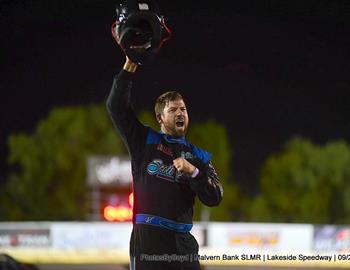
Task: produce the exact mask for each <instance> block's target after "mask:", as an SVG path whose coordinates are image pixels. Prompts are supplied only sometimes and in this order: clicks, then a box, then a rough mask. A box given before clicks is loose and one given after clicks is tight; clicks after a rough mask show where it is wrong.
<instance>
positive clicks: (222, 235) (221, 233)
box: [208, 222, 313, 253]
mask: <svg viewBox="0 0 350 270" xmlns="http://www.w3.org/2000/svg"><path fill="white" fill-rule="evenodd" d="M312 238H313V226H312V225H303V224H263V223H259V224H257V223H215V222H214V223H210V224H209V226H208V246H209V247H215V248H221V249H229V250H234V251H235V252H276V253H280V252H292V253H299V252H310V251H311V247H312Z"/></svg>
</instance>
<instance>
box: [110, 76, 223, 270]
mask: <svg viewBox="0 0 350 270" xmlns="http://www.w3.org/2000/svg"><path fill="white" fill-rule="evenodd" d="M131 79H132V73H129V72H127V71H125V70H122V71H121V72H120V73H119V75H118V76H116V77H115V79H114V82H113V86H112V90H111V92H110V95H109V97H108V100H107V108H108V112H109V114H110V116H111V118H112V121H113V123H114V125H115V127H116V128H117V130H118V131H119V133H120V135H121V137H122V139H123V141H124V143H125V144H126V146H127V148H128V151H129V153H130V156H131V167H132V175H133V192H134V208H133V231H132V235H131V240H130V258H131V261H130V263H131V268H132V269H136V270H145V269H153V270H154V269H162V270H165V269H200V266H199V262H198V260H196V259H194V258H196V257H195V255H196V254H198V244H197V241H196V239H195V238H194V237H193V236H192V235H191V234H190V233H189V232H178V231H174V230H171V229H168V228H162V227H157V226H152V225H148V224H138V223H137V222H135V216H136V215H138V214H148V215H155V216H157V217H162V218H166V219H169V220H172V221H175V222H177V223H185V224H192V216H193V205H194V201H195V196H198V198H199V199H200V200H201V201H202V202H203V203H204V204H205V205H208V206H217V205H218V204H219V203H220V202H221V200H222V195H223V188H222V186H221V184H220V182H219V180H218V177H217V174H216V172H215V170H214V167H213V166H212V164H211V162H210V158H211V156H210V154H209V153H207V152H205V151H203V150H201V149H200V148H198V147H196V146H194V145H192V144H190V143H188V141H187V140H186V139H185V138H184V137H179V138H175V137H171V136H169V135H166V134H164V133H161V132H156V131H154V130H153V129H151V128H149V127H147V126H144V125H142V124H141V123H140V122H139V121H138V119H137V117H136V115H135V112H134V110H133V108H132V106H131V103H130V90H131V86H132V80H131ZM180 156H182V157H184V158H186V160H188V161H189V162H190V163H192V164H193V165H194V166H196V167H197V168H198V169H199V174H198V175H197V176H196V177H195V178H192V177H191V176H189V175H185V174H182V173H179V172H178V171H177V170H176V169H175V167H174V166H173V160H174V159H175V158H177V157H180ZM173 254H177V255H179V256H178V257H172V258H168V257H164V256H163V257H148V258H146V256H152V255H173ZM180 255H183V256H180ZM184 255H185V256H184ZM149 258H151V259H149ZM152 258H153V259H152ZM165 258H166V259H165ZM164 259H165V260H166V261H164ZM181 261H183V262H181Z"/></svg>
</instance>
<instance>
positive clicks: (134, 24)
mask: <svg viewBox="0 0 350 270" xmlns="http://www.w3.org/2000/svg"><path fill="white" fill-rule="evenodd" d="M116 12H117V20H116V21H115V23H113V25H112V35H113V37H114V39H115V40H116V42H117V43H118V44H119V46H120V47H121V49H122V50H123V51H124V53H125V54H126V55H127V56H128V57H129V58H130V60H131V61H133V62H134V63H136V64H138V65H144V64H147V63H149V62H151V61H152V60H153V59H154V57H155V55H156V53H157V52H158V51H159V50H160V48H161V47H162V45H163V43H164V42H165V41H166V40H168V39H169V38H170V36H171V31H170V29H169V28H168V27H167V26H166V25H165V22H164V17H163V16H162V15H161V13H160V9H159V6H158V5H157V3H156V2H155V0H124V2H122V3H121V4H120V5H119V6H117V9H116ZM164 34H166V35H167V36H165V37H164Z"/></svg>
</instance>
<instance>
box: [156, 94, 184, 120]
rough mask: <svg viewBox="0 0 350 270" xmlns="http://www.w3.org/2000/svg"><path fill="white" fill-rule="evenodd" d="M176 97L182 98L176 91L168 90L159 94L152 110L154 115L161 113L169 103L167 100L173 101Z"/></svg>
mask: <svg viewBox="0 0 350 270" xmlns="http://www.w3.org/2000/svg"><path fill="white" fill-rule="evenodd" d="M178 99H182V100H183V98H182V95H181V94H180V93H179V92H176V91H168V92H165V93H164V94H161V95H160V96H159V97H158V98H157V100H156V104H155V105H154V112H155V113H156V116H157V115H159V114H162V112H163V110H164V107H165V106H166V105H167V104H168V103H169V101H174V100H178Z"/></svg>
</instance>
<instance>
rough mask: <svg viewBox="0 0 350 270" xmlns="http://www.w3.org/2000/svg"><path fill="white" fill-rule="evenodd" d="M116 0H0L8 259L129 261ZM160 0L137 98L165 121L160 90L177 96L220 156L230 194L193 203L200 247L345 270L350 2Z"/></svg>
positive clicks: (0, 238)
mask: <svg viewBox="0 0 350 270" xmlns="http://www.w3.org/2000/svg"><path fill="white" fill-rule="evenodd" d="M117 3H118V2H116V1H110V0H100V1H91V0H85V1H78V0H70V1H66V0H61V1H58V0H50V1H44V0H35V1H34V0H2V1H0V29H1V36H2V41H1V43H0V49H1V50H0V51H1V61H0V74H1V80H0V89H1V90H2V91H1V101H2V102H1V107H0V117H1V122H0V125H1V126H0V143H1V148H0V221H1V222H0V253H8V254H9V255H12V256H13V257H15V258H17V259H18V260H20V261H24V262H28V263H33V264H37V265H41V267H56V266H55V265H60V264H61V263H64V264H69V265H71V267H72V265H76V264H83V266H82V267H83V268H84V267H87V266H86V263H91V264H93V265H94V267H95V266H96V264H97V265H98V266H99V267H101V268H100V269H104V268H103V267H109V266H108V264H111V267H112V268H114V269H116V268H115V267H116V265H126V264H127V247H128V241H129V233H130V222H129V221H130V218H131V208H132V194H131V176H130V169H129V168H130V160H129V158H128V153H127V151H126V149H125V148H124V146H123V143H122V141H121V139H120V137H119V136H118V134H117V133H116V131H115V130H114V129H113V127H112V124H111V121H110V120H109V117H108V115H107V112H106V109H105V101H106V98H107V96H108V93H109V90H110V87H111V84H112V80H113V77H114V76H115V75H116V74H117V73H118V72H119V70H120V69H121V67H122V65H123V63H124V55H123V54H122V52H121V50H120V48H119V47H118V46H117V44H116V43H115V41H114V40H113V38H112V36H111V30H110V27H111V25H112V23H113V22H114V21H115V19H116V14H115V7H116V5H117ZM159 3H160V6H161V8H162V13H163V15H164V16H165V20H166V23H167V25H168V27H169V28H170V29H171V30H172V39H171V40H170V41H168V42H167V43H166V44H165V46H164V47H163V48H162V50H161V51H160V53H159V55H158V57H157V60H156V62H155V63H154V64H152V65H151V66H147V67H142V68H140V69H139V71H138V72H137V76H136V78H135V82H134V88H133V95H132V100H133V103H134V105H135V109H136V111H137V112H138V114H139V117H140V119H141V120H142V121H143V122H144V123H146V124H148V125H150V126H152V127H154V128H156V129H158V127H157V124H156V123H155V121H154V117H153V104H154V102H155V99H156V98H157V97H158V95H159V94H161V93H162V92H164V91H166V90H177V91H180V92H181V93H183V96H184V98H185V100H186V103H187V107H188V109H189V115H190V122H191V123H190V129H189V134H188V136H187V137H188V139H189V140H190V141H191V142H192V143H194V144H196V145H198V146H200V147H203V148H205V149H206V150H208V151H210V152H212V153H213V155H214V158H213V163H214V165H215V167H216V168H217V171H218V173H219V176H220V179H221V181H222V183H223V185H224V189H225V194H224V200H223V202H222V204H221V205H220V207H218V208H212V209H209V208H206V207H203V206H201V204H197V203H196V207H195V220H196V221H197V225H196V226H195V228H197V229H195V231H194V234H195V236H196V238H197V240H198V241H199V242H200V245H201V251H203V252H205V253H206V254H214V255H215V254H216V255H218V254H223V253H225V252H226V253H227V252H230V253H231V254H233V253H234V254H236V253H237V254H241V253H242V254H244V253H245V252H246V253H253V254H255V253H256V254H263V253H269V254H270V253H278V254H279V253H283V252H288V253H292V254H297V255H298V254H299V253H301V254H320V253H327V254H331V255H332V256H333V255H334V256H335V257H334V260H333V264H332V265H331V264H324V265H323V264H320V265H318V264H316V265H313V264H312V265H311V266H310V265H307V263H305V262H304V263H301V264H300V265H295V264H292V266H291V265H289V263H291V262H289V261H285V262H284V263H283V262H282V263H281V265H278V266H279V267H283V268H286V267H304V266H306V265H307V267H331V266H332V267H334V268H336V267H349V265H350V261H349V260H347V259H346V258H347V257H345V259H344V257H339V258H338V257H337V256H338V255H339V254H340V255H342V254H343V253H345V254H349V253H350V226H349V223H350V200H349V198H350V181H349V178H350V146H349V140H350V125H349V120H348V115H349V114H348V111H349V109H348V108H349V107H350V106H349V105H350V95H349V90H350V77H349V75H348V74H349V71H350V53H349V46H350V37H349V34H350V19H349V18H350V17H349V15H350V3H349V2H348V1H313V0H310V1H307V2H304V1H283V2H281V1H274V0H271V1H220V0H218V1H215V2H214V1H212V2H203V1H199V0H198V1H197V0H192V1H183V0H178V1H164V0H162V1H159ZM68 236H69V237H68ZM116 238H117V239H116ZM66 252H68V253H66ZM69 252H70V253H69ZM87 254H89V255H87ZM101 254H102V255H103V256H102V255H101ZM0 261H5V259H4V260H0ZM215 261H216V263H215V262H214V266H210V265H211V264H210V262H208V260H204V261H203V263H204V264H205V265H207V267H219V266H216V265H222V264H223V262H222V260H215ZM226 263H227V262H226ZM240 263H242V260H240V261H238V262H237V261H230V262H229V264H230V266H229V267H243V265H241V264H240ZM261 263H262V262H261V261H259V260H257V259H256V260H255V259H254V260H251V261H250V262H248V263H247V261H245V264H244V265H245V266H244V267H246V269H249V267H254V268H258V267H267V266H269V265H267V264H266V263H265V264H264V265H263V266H261ZM338 263H339V265H338ZM237 264H238V266H237ZM44 265H45V266H44ZM344 265H345V266H344ZM66 266H67V265H65V267H66ZM57 267H61V266H57ZM227 267H228V266H227ZM275 267H277V266H275ZM208 269H210V268H208ZM220 269H226V268H223V266H221V268H220ZM286 269H287V268H286Z"/></svg>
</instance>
